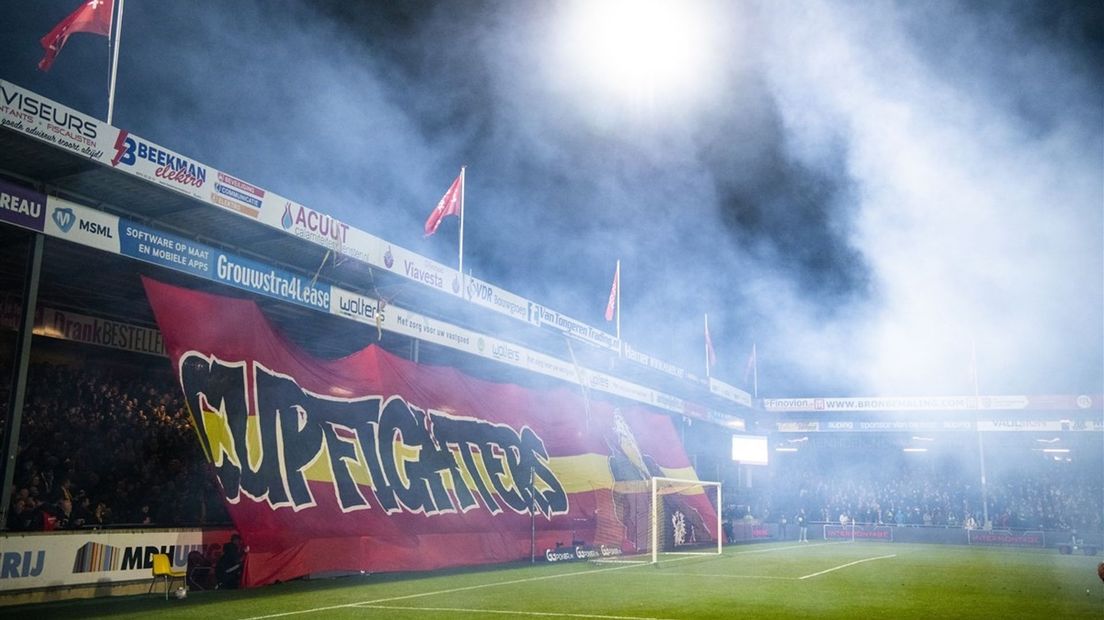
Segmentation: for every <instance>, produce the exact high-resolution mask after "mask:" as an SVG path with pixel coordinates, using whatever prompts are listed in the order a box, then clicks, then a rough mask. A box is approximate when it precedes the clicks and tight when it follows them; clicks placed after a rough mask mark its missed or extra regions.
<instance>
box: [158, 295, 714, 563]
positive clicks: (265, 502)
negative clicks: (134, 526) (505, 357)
mask: <svg viewBox="0 0 1104 620" xmlns="http://www.w3.org/2000/svg"><path fill="white" fill-rule="evenodd" d="M144 283H145V286H146V291H147V294H148V296H149V299H150V303H151V305H152V307H153V310H154V313H155V315H156V317H157V322H158V324H159V326H160V328H161V330H162V334H163V337H164V342H165V348H166V350H167V351H168V353H169V357H170V359H171V360H172V362H173V364H174V366H175V369H176V372H177V377H178V379H179V382H180V385H181V388H182V390H183V391H184V395H185V397H186V400H187V404H188V407H189V410H190V412H191V415H192V421H193V423H194V424H195V428H196V431H197V435H198V436H199V439H200V443H201V444H202V446H203V449H204V451H205V452H206V455H207V458H208V460H209V461H210V462H211V463H212V465H213V467H214V468H215V471H216V472H217V474H218V479H219V481H220V483H221V486H222V491H223V494H224V496H225V499H226V502H227V503H228V506H229V510H230V514H231V517H232V518H233V520H234V523H235V525H236V526H237V527H238V529H239V530H240V531H241V534H242V537H243V539H244V542H245V544H246V545H248V546H249V548H250V552H249V554H248V557H247V564H246V574H245V583H246V584H247V585H259V584H264V583H272V582H274V581H282V580H287V579H291V578H294V577H299V576H302V575H307V574H311V573H319V572H325V571H346V570H347V571H373V572H379V571H400V570H429V569H436V568H443V567H449V566H462V565H473V564H483V563H492V562H505V561H511V560H518V559H527V558H529V557H530V553H531V546H530V545H531V539H530V535H531V528H532V527H534V523H535V529H536V541H535V542H536V549H546V548H554V547H555V546H556V544H557V543H569V542H571V541H572V540H574V539H582V540H584V541H585V542H586V543H588V544H591V545H609V546H616V547H618V548H620V549H622V550H623V551H624V552H625V553H634V552H637V551H639V550H642V549H644V548H645V547H646V546H647V545H648V544H649V542H650V541H649V540H648V538H649V534H648V530H647V523H648V521H649V520H648V517H649V515H648V514H645V510H644V507H645V506H646V505H647V501H641V500H642V499H645V500H646V498H647V497H648V496H649V493H648V488H649V487H648V483H647V482H646V479H647V478H648V477H649V476H652V475H658V476H669V477H679V478H689V477H695V475H694V471H693V469H692V467H691V466H690V463H689V461H688V459H687V458H686V454H685V452H684V451H683V449H682V447H681V445H680V443H679V440H678V436H677V433H676V432H675V428H674V426H673V424H672V422H671V420H670V418H668V417H667V416H665V415H662V414H658V413H656V412H653V411H651V410H647V409H644V408H633V409H626V410H623V411H622V410H620V409H616V408H614V407H613V406H612V405H610V404H608V403H602V402H591V403H590V405H589V407H586V406H584V403H583V402H582V400H581V396H580V395H579V392H578V390H572V389H567V388H563V389H558V390H530V389H525V388H522V387H520V386H517V385H510V384H497V383H490V382H486V381H480V380H476V379H474V378H471V377H468V376H466V375H464V374H462V373H460V372H458V371H457V370H455V369H451V368H442V367H431V366H423V365H418V364H415V363H413V362H410V361H407V360H404V359H401V358H398V357H396V356H394V355H391V354H389V353H387V352H385V351H384V350H382V349H380V348H378V347H376V346H369V347H367V348H365V349H362V350H359V351H357V352H355V353H353V354H351V355H349V356H347V357H344V358H341V359H337V360H322V359H317V358H314V357H312V356H311V355H310V354H308V353H306V352H304V351H302V350H301V349H299V348H297V347H296V346H295V345H293V344H291V343H290V342H288V341H287V340H286V339H285V338H284V337H283V336H282V335H280V334H279V333H277V332H276V331H274V329H273V328H272V326H271V325H270V324H269V322H268V321H267V319H266V318H265V317H264V315H263V314H262V313H261V312H260V309H259V308H258V307H257V306H256V305H255V304H254V303H253V302H251V301H247V300H241V299H232V298H226V297H220V296H215V295H210V294H206V293H200V292H196V291H190V290H185V289H181V288H176V287H173V286H169V285H165V284H162V283H159V282H155V281H153V280H149V279H146V280H145V281H144ZM334 337H340V335H338V334H335V335H334ZM681 501H684V502H685V503H686V506H685V508H686V512H688V513H692V514H693V515H694V519H695V521H696V522H697V523H698V524H699V525H698V527H701V528H705V529H701V530H698V531H699V532H702V533H703V534H705V535H707V536H708V537H710V538H713V537H714V536H715V535H716V533H715V532H711V531H710V529H711V528H709V524H714V523H716V512H715V511H714V508H713V507H712V505H711V504H710V502H709V500H708V499H707V498H706V496H705V495H704V494H702V493H698V494H695V495H690V496H688V497H687V498H684V499H683V500H681ZM637 512H640V513H641V514H636V513H637ZM713 527H714V528H715V526H713ZM713 539H714V540H715V538H713Z"/></svg>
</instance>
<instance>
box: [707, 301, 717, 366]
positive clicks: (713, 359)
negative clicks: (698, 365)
mask: <svg viewBox="0 0 1104 620" xmlns="http://www.w3.org/2000/svg"><path fill="white" fill-rule="evenodd" d="M716 365H717V352H716V351H714V350H713V339H712V338H710V337H709V315H708V314H707V315H705V374H706V376H709V369H710V368H712V367H714V366H716Z"/></svg>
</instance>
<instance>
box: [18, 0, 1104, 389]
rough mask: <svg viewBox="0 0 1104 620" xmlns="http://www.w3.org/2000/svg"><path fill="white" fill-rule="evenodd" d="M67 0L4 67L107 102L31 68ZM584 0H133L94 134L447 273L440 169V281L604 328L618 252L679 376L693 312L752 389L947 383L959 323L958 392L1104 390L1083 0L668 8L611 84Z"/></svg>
mask: <svg viewBox="0 0 1104 620" xmlns="http://www.w3.org/2000/svg"><path fill="white" fill-rule="evenodd" d="M70 4H72V3H71V2H67V1H65V0H58V1H53V0H51V1H49V2H36V3H34V4H33V5H31V6H20V7H18V8H17V9H15V8H14V7H13V10H11V11H9V15H10V18H9V19H6V20H5V23H4V24H3V25H0V28H2V29H3V36H2V39H0V58H2V60H0V71H2V73H3V75H4V76H5V78H6V79H10V80H12V81H13V82H15V83H17V84H20V85H22V86H25V87H27V88H30V89H32V90H34V91H36V92H40V93H42V94H44V95H46V96H48V97H51V98H54V99H55V100H57V101H60V102H62V103H66V104H68V105H70V106H73V107H75V108H77V109H80V110H84V111H87V112H89V113H91V114H93V115H99V116H101V117H102V116H103V113H104V111H105V110H106V101H105V93H106V87H107V74H108V73H107V70H106V69H105V67H107V54H108V52H107V46H106V45H105V44H104V41H103V39H102V38H101V37H93V36H89V35H76V36H74V37H72V39H71V40H70V41H69V42H68V43H67V47H66V49H65V51H64V53H63V54H62V55H61V56H60V60H59V62H57V63H56V64H55V66H54V67H53V69H52V70H51V71H50V72H49V73H41V72H37V71H36V70H35V65H36V63H37V61H38V58H39V56H40V53H41V50H40V48H39V47H38V45H37V42H36V39H37V37H39V36H41V33H44V32H46V31H47V30H49V29H50V27H52V25H53V24H55V23H56V22H57V20H58V19H60V17H63V16H64V15H65V14H67V13H68V12H69V11H70V10H71V9H72V7H70ZM587 4H588V3H583V2H550V3H516V2H497V3H496V2H450V3H431V2H404V3H397V4H392V3H372V4H367V5H360V4H357V5H355V6H351V5H347V3H340V2H321V3H319V2H310V3H308V2H294V1H281V2H251V1H247V2H235V3H233V4H232V5H228V4H226V3H221V2H206V1H200V2H192V3H177V2H142V3H134V4H133V6H130V7H128V8H127V13H126V15H125V23H124V26H125V27H124V33H123V39H122V47H121V54H120V60H119V71H118V92H117V104H116V111H115V124H116V125H118V126H121V127H126V128H127V129H129V130H131V131H133V132H135V133H138V134H140V135H142V136H145V137H148V138H149V139H151V140H154V141H156V142H158V143H161V144H167V145H172V147H173V148H174V149H175V150H177V151H178V152H180V153H184V154H187V155H189V156H192V157H195V158H196V159H197V160H200V161H204V162H208V163H210V164H212V165H215V166H218V167H219V168H221V169H224V170H228V171H231V172H232V173H234V174H236V175H238V176H239V177H240V178H244V179H247V180H249V181H251V182H254V183H257V184H260V185H261V186H263V187H267V188H271V189H273V190H274V191H278V192H280V193H281V194H283V195H286V196H289V197H292V198H293V199H295V200H297V201H299V202H301V203H303V204H307V205H310V206H312V207H313V208H315V209H318V210H320V211H323V212H325V213H329V214H332V215H334V216H335V217H338V218H340V219H341V220H342V221H345V222H348V223H350V224H352V225H354V226H357V227H360V228H362V229H364V230H367V231H369V232H371V233H373V234H378V235H380V236H383V237H384V238H387V239H390V240H393V241H394V242H396V243H399V244H400V245H403V246H404V247H409V248H411V249H414V250H415V251H418V252H421V253H423V254H426V255H430V256H433V257H435V258H437V259H438V260H440V261H441V262H443V263H445V264H451V265H455V261H456V226H457V221H456V219H455V218H450V219H448V220H446V221H445V222H444V223H443V224H442V227H441V230H440V231H439V233H438V234H437V235H436V236H434V237H431V238H429V239H422V233H421V230H422V227H421V224H422V221H423V220H424V218H425V216H426V214H427V213H428V211H429V210H430V209H431V208H432V206H433V205H434V204H435V203H436V201H437V199H438V198H439V197H440V195H441V193H442V192H443V191H444V189H446V188H447V187H448V184H449V183H450V182H451V181H452V179H453V178H454V177H455V175H456V174H457V172H458V170H459V168H460V166H461V165H466V166H468V169H467V170H468V174H467V203H466V205H467V206H466V208H467V219H466V230H465V259H464V260H465V270H466V271H467V270H469V269H470V270H471V271H472V272H473V273H474V274H475V275H476V276H477V277H481V278H483V279H485V280H487V281H490V282H493V283H495V284H497V285H499V286H502V287H503V288H506V289H507V290H512V291H515V292H518V293H519V294H522V295H524V296H526V297H528V298H531V299H536V300H539V301H541V302H543V303H546V304H547V305H548V306H549V307H554V308H557V309H560V310H561V311H563V312H566V313H568V314H570V315H572V316H576V317H579V318H581V319H583V320H585V321H588V322H590V323H591V324H594V325H600V324H602V322H603V321H602V311H603V309H604V299H605V295H606V293H607V291H608V290H609V284H610V279H611V278H612V274H613V267H614V263H615V261H616V260H617V259H620V260H621V261H622V285H623V289H622V294H623V313H622V322H623V334H624V337H625V339H626V340H627V341H628V342H630V343H631V344H632V345H633V346H634V347H636V348H638V349H639V350H642V351H645V352H648V353H651V354H653V355H656V356H658V357H660V358H662V359H666V360H670V361H673V362H675V363H678V364H680V365H682V366H683V367H686V368H688V369H699V368H701V366H702V354H701V351H702V335H701V334H702V328H701V325H702V314H703V313H708V314H709V319H710V329H711V332H712V337H713V341H714V343H715V348H716V350H717V353H718V358H719V359H718V364H717V367H716V368H715V369H714V375H715V376H718V377H719V378H722V379H724V380H726V381H729V382H730V383H733V384H736V385H741V386H743V385H745V383H744V375H745V372H744V370H745V365H746V362H747V359H748V355H749V353H750V351H751V348H752V345H753V344H755V345H756V348H757V352H758V364H759V391H760V395H761V396H792V395H812V394H840V395H849V394H852V395H853V394H968V393H972V392H973V389H974V388H973V383H972V381H973V379H972V375H971V342H973V343H975V345H976V351H977V376H978V379H979V382H980V388H981V390H982V391H983V392H987V393H1079V392H1087V393H1100V392H1101V391H1102V388H1101V382H1102V379H1101V377H1102V376H1104V353H1102V350H1104V346H1102V344H1101V343H1102V341H1104V331H1102V329H1104V328H1102V325H1104V302H1102V299H1104V291H1102V281H1104V276H1102V274H1104V258H1102V256H1104V241H1102V238H1104V235H1102V229H1104V216H1102V209H1101V204H1102V200H1104V197H1102V182H1101V165H1100V163H1101V144H1102V140H1104V137H1102V123H1101V118H1102V113H1101V105H1100V104H1101V101H1102V97H1104V95H1102V86H1101V84H1102V80H1101V77H1102V69H1101V67H1104V62H1102V60H1104V49H1102V44H1101V23H1102V17H1101V8H1100V6H1099V5H1098V4H1096V3H1081V2H1060V3H1015V4H1012V5H1006V4H1003V3H999V4H998V3H972V2H940V3H935V4H925V5H916V4H914V3H896V2H885V3H877V4H875V5H870V4H868V3H850V2H809V3H802V4H801V5H799V6H791V5H777V4H775V3H756V2H745V3H724V2H694V3H689V4H688V5H687V6H686V9H687V13H688V14H689V15H690V17H687V18H686V19H685V20H682V21H689V22H693V23H694V24H697V27H698V28H700V30H699V31H697V32H695V33H694V34H693V35H684V34H679V33H674V32H670V33H665V32H663V31H661V33H660V34H659V35H656V36H655V37H654V40H649V43H648V44H647V45H642V49H644V50H648V49H652V48H655V47H659V46H661V45H662V44H664V43H665V42H666V43H668V44H674V47H675V48H677V49H680V50H683V51H690V52H693V53H692V54H690V53H688V54H686V57H685V58H670V60H671V61H672V62H673V61H675V60H681V61H682V62H683V63H685V64H683V65H675V66H672V67H670V68H669V70H668V72H667V73H666V74H660V72H659V71H653V72H651V73H649V74H648V78H649V79H648V80H647V81H648V84H643V85H641V84H638V85H637V87H625V86H624V84H625V82H624V80H618V79H617V76H616V74H614V73H608V74H607V75H606V76H605V77H601V76H599V77H598V78H597V79H596V78H595V76H594V75H593V74H592V71H591V69H593V68H594V67H595V66H601V65H602V63H601V62H600V58H602V56H601V50H600V49H598V48H595V47H594V46H593V43H592V41H591V40H590V39H588V38H587V37H588V36H590V34H592V33H590V34H588V31H581V30H580V28H579V27H578V24H579V23H580V22H579V15H580V13H581V12H582V10H583V9H584V8H585V7H586V5H587ZM601 4H602V5H603V6H604V7H606V8H611V9H619V10H621V11H623V15H626V16H630V17H631V16H633V15H638V16H639V15H642V14H645V13H646V11H644V10H642V9H641V7H642V6H646V5H649V4H653V3H635V5H634V4H633V3H629V4H625V3H601ZM658 4H659V5H660V6H661V8H662V7H666V9H671V7H672V5H673V4H686V3H658ZM641 19H642V18H641ZM573 20H575V21H573ZM678 21H679V20H674V19H665V20H664V21H663V23H664V24H665V25H668V26H670V25H672V24H675V23H676V22H678ZM593 22H594V20H593V19H591V20H590V21H589V22H586V23H593ZM618 27H620V28H629V27H632V28H635V29H636V30H635V31H631V32H630V34H629V35H627V36H628V38H627V40H626V42H625V43H623V46H624V47H629V48H630V49H631V46H632V45H636V44H635V43H633V40H634V39H633V38H632V34H633V33H635V34H636V35H639V34H640V33H641V32H642V31H643V30H642V29H645V28H647V27H648V24H647V23H643V22H641V21H640V20H636V21H634V20H633V19H630V18H628V17H625V18H622V20H621V23H620V24H618V23H617V22H616V21H615V22H614V25H611V26H605V28H607V30H606V31H603V32H601V33H600V34H601V36H602V38H603V40H607V41H608V40H611V39H614V38H615V37H616V36H621V35H619V34H618V33H619V32H623V31H621V30H618ZM672 27H673V26H672ZM687 27H689V26H687ZM676 35H678V36H684V37H685V36H689V40H692V41H694V42H695V43H696V45H695V46H693V47H690V46H688V45H687V44H685V43H679V39H678V38H677V37H676ZM669 56H670V55H668V56H665V57H669ZM606 71H607V72H608V71H613V69H606ZM664 75H669V76H672V77H680V78H681V77H685V76H688V75H693V77H694V78H695V79H694V81H693V83H689V82H687V81H686V80H674V81H670V82H665V81H664V79H663V77H664ZM638 81H640V80H638ZM607 86H610V87H613V88H604V87H607ZM645 87H646V88H645ZM657 326H660V327H661V328H660V329H656V328H657ZM610 331H612V328H611V329H610ZM749 387H750V386H749Z"/></svg>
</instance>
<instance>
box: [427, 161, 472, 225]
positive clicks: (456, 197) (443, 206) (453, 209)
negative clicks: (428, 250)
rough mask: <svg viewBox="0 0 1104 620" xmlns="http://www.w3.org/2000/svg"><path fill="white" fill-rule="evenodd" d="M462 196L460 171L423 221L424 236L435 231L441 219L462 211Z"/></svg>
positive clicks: (462, 176) (461, 174)
mask: <svg viewBox="0 0 1104 620" xmlns="http://www.w3.org/2000/svg"><path fill="white" fill-rule="evenodd" d="M463 198H464V173H463V171H461V172H460V176H458V177H456V180H455V181H453V182H452V185H450V186H449V188H448V191H447V192H445V195H444V196H441V200H440V202H438V203H437V206H436V207H434V208H433V211H432V212H430V214H429V218H427V219H426V222H425V236H427V237H428V236H430V235H432V234H433V233H435V232H437V227H438V226H440V225H441V220H443V219H444V218H446V217H448V216H450V215H455V216H458V217H459V216H460V215H461V214H462V213H463V204H464V203H463Z"/></svg>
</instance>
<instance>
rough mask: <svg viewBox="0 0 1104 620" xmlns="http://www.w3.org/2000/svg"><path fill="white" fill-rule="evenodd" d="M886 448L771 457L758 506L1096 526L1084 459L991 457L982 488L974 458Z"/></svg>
mask: <svg viewBox="0 0 1104 620" xmlns="http://www.w3.org/2000/svg"><path fill="white" fill-rule="evenodd" d="M897 451H898V452H899V449H897ZM890 452H891V450H887V451H886V452H885V453H884V454H878V455H876V456H874V457H870V456H864V458H863V460H862V461H861V462H856V460H854V459H853V460H851V461H847V460H836V459H815V458H810V459H806V460H804V461H790V462H781V463H776V464H774V465H772V467H771V472H770V478H771V480H770V484H769V493H768V494H767V497H765V498H764V500H763V503H764V507H763V512H764V513H766V515H767V518H768V519H777V520H779V521H780V520H781V519H782V518H786V519H787V520H789V521H790V522H791V523H792V522H793V518H794V515H795V514H797V513H798V512H800V511H801V510H804V511H805V513H806V514H808V515H809V516H810V518H811V519H812V520H814V521H823V522H833V523H838V522H851V521H855V522H856V523H869V524H883V525H897V526H935V527H964V528H983V527H987V525H986V523H985V516H986V514H987V515H988V518H989V523H988V527H992V528H997V529H1045V530H1060V531H1066V530H1081V531H1090V530H1092V531H1099V530H1102V529H1104V483H1102V480H1101V477H1100V475H1099V472H1096V474H1095V475H1094V474H1093V472H1092V466H1089V467H1084V466H1080V467H1078V466H1076V465H1073V464H1071V463H1069V462H1066V461H1064V460H1062V461H1054V460H1052V459H1045V458H1042V457H1035V456H1034V455H1029V457H1024V458H1021V459H1019V460H1017V461H1015V462H1010V463H995V464H993V465H991V469H990V471H989V475H988V478H989V480H988V484H987V487H986V488H985V489H984V492H983V489H982V487H981V482H980V475H979V474H978V467H977V465H976V464H973V463H971V464H966V463H964V462H962V461H959V460H947V461H943V462H937V463H925V464H924V465H922V466H917V465H916V464H915V463H908V462H907V461H903V460H901V459H898V458H895V457H894V456H893V455H892V454H890ZM910 458H912V457H910ZM983 496H984V497H985V498H986V499H987V500H988V510H987V511H986V510H985V507H983V504H982V502H983V499H982V498H983Z"/></svg>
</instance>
